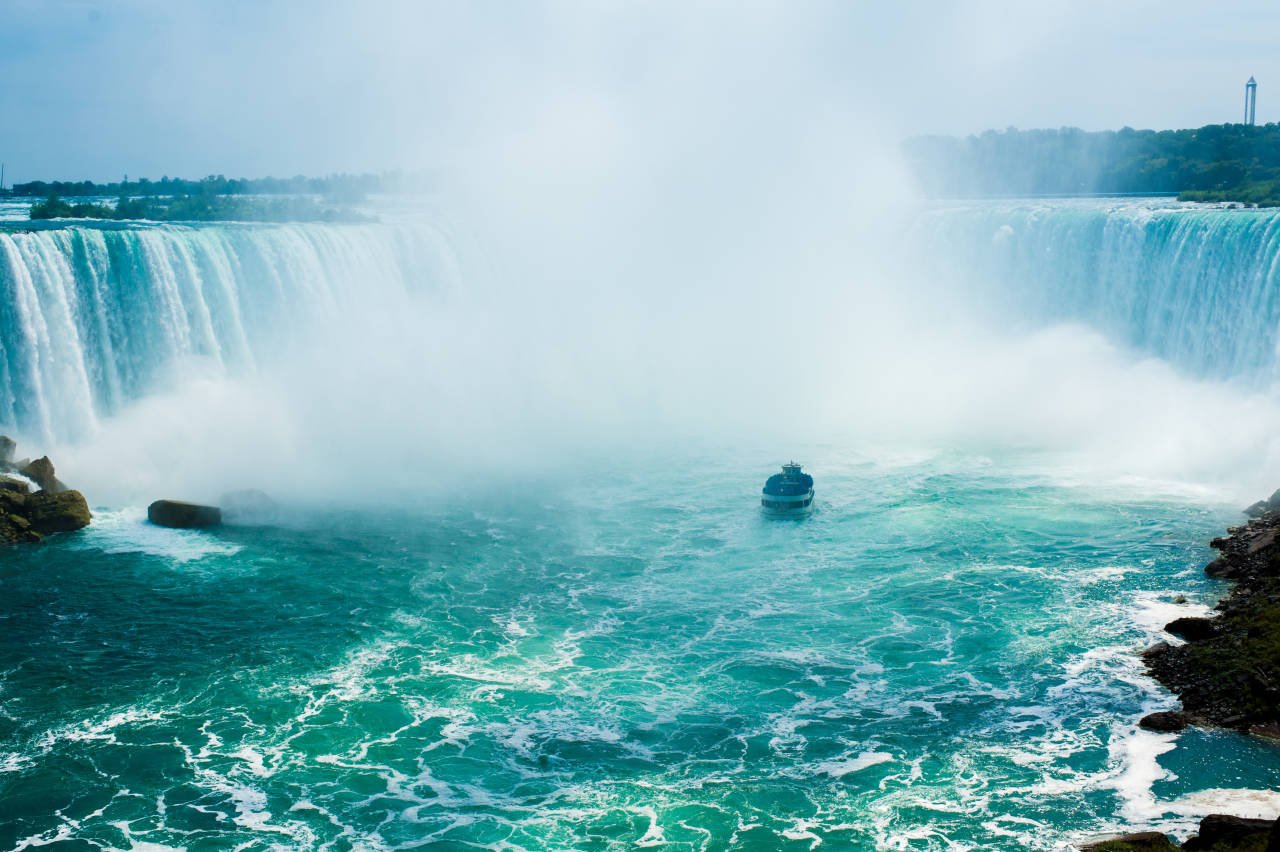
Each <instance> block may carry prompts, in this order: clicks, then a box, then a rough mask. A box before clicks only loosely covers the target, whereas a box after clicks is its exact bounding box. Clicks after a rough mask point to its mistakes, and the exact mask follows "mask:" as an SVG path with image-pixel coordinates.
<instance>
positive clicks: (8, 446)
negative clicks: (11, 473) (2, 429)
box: [0, 435, 18, 470]
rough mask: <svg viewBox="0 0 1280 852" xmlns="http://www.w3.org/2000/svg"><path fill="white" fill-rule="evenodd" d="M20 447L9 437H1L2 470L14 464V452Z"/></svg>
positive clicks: (0, 455) (0, 459)
mask: <svg viewBox="0 0 1280 852" xmlns="http://www.w3.org/2000/svg"><path fill="white" fill-rule="evenodd" d="M17 449H18V445H17V444H16V443H15V442H14V440H13V439H12V438H10V437H9V436H8V435H0V470H3V469H4V468H5V467H7V466H8V465H11V464H13V454H14V451H15V450H17Z"/></svg>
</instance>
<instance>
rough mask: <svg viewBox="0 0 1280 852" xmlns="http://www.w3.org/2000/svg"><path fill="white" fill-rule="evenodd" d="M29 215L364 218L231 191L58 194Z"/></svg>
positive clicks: (311, 203)
mask: <svg viewBox="0 0 1280 852" xmlns="http://www.w3.org/2000/svg"><path fill="white" fill-rule="evenodd" d="M30 215H31V218H32V219H67V218H80V219H120V220H124V219H145V220H150V221H155V222H367V221H369V217H367V216H364V215H363V214H360V213H357V212H355V211H353V210H349V209H345V208H339V207H331V206H327V205H322V204H320V203H319V202H318V201H316V200H315V199H314V198H311V197H310V196H288V197H282V198H264V197H261V196H233V195H205V194H202V195H178V196H173V197H155V196H153V197H146V198H129V197H121V198H120V199H119V200H118V201H117V202H116V203H115V205H114V206H113V205H110V204H95V203H92V202H81V203H78V204H71V203H69V202H67V201H64V200H63V199H62V198H60V197H59V196H57V195H50V196H49V197H48V198H46V199H45V200H44V201H39V202H36V203H35V204H33V205H31V214H30Z"/></svg>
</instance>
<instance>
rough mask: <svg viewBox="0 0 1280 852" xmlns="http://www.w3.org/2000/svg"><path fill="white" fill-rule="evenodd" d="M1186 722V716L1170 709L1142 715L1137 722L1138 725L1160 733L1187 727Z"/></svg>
mask: <svg viewBox="0 0 1280 852" xmlns="http://www.w3.org/2000/svg"><path fill="white" fill-rule="evenodd" d="M1188 723H1189V720H1188V719H1187V717H1186V716H1184V715H1183V714H1181V713H1177V712H1174V711H1172V710H1161V711H1159V712H1156V713H1148V714H1147V715H1145V716H1143V717H1142V719H1141V720H1139V722H1138V727H1139V728H1145V729H1146V730H1148V731H1157V732H1159V733H1162V734H1173V733H1177V732H1178V731H1181V730H1182V729H1183V728H1185V727H1187V725H1188Z"/></svg>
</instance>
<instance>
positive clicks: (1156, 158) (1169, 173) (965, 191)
mask: <svg viewBox="0 0 1280 852" xmlns="http://www.w3.org/2000/svg"><path fill="white" fill-rule="evenodd" d="M904 150H905V152H906V155H907V158H908V159H909V161H910V163H911V165H912V167H913V169H914V171H915V173H916V176H917V178H918V180H919V181H920V184H921V185H922V187H923V188H924V190H925V191H926V192H927V193H928V194H929V195H932V196H934V197H940V198H947V197H966V196H968V197H973V196H1001V195H1004V196H1027V195H1090V194H1134V195H1162V194H1163V195H1177V196H1178V197H1179V198H1181V199H1183V200H1187V201H1232V202H1240V203H1244V204H1257V205H1259V206H1280V191H1277V190H1278V189H1280V124H1266V125H1261V126H1250V125H1244V124H1211V125H1207V126H1205V127H1200V128H1196V129H1192V130H1160V131H1156V130H1134V129H1133V128H1129V127H1126V128H1124V129H1122V130H1107V131H1100V132H1087V131H1084V130H1080V129H1079V128H1074V127H1064V128H1059V129H1057V130H1017V129H1015V128H1009V129H1007V130H1003V131H996V130H989V131H987V132H985V133H983V134H981V135H978V136H969V137H966V138H958V137H953V136H919V137H915V138H913V139H909V140H907V142H906V143H905V144H904Z"/></svg>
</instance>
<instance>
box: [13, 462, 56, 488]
mask: <svg viewBox="0 0 1280 852" xmlns="http://www.w3.org/2000/svg"><path fill="white" fill-rule="evenodd" d="M18 473H20V474H22V475H23V476H25V477H26V478H27V479H30V480H31V481H32V482H34V483H35V484H36V485H39V486H40V490H41V491H48V492H50V493H57V492H59V491H64V490H66V486H64V485H63V484H62V483H61V482H59V481H58V477H56V476H54V473H53V462H51V461H50V460H49V457H48V456H41V457H40V458H38V459H36V460H35V461H33V462H28V463H27V464H25V465H23V466H22V467H21V468H19V470H18Z"/></svg>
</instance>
